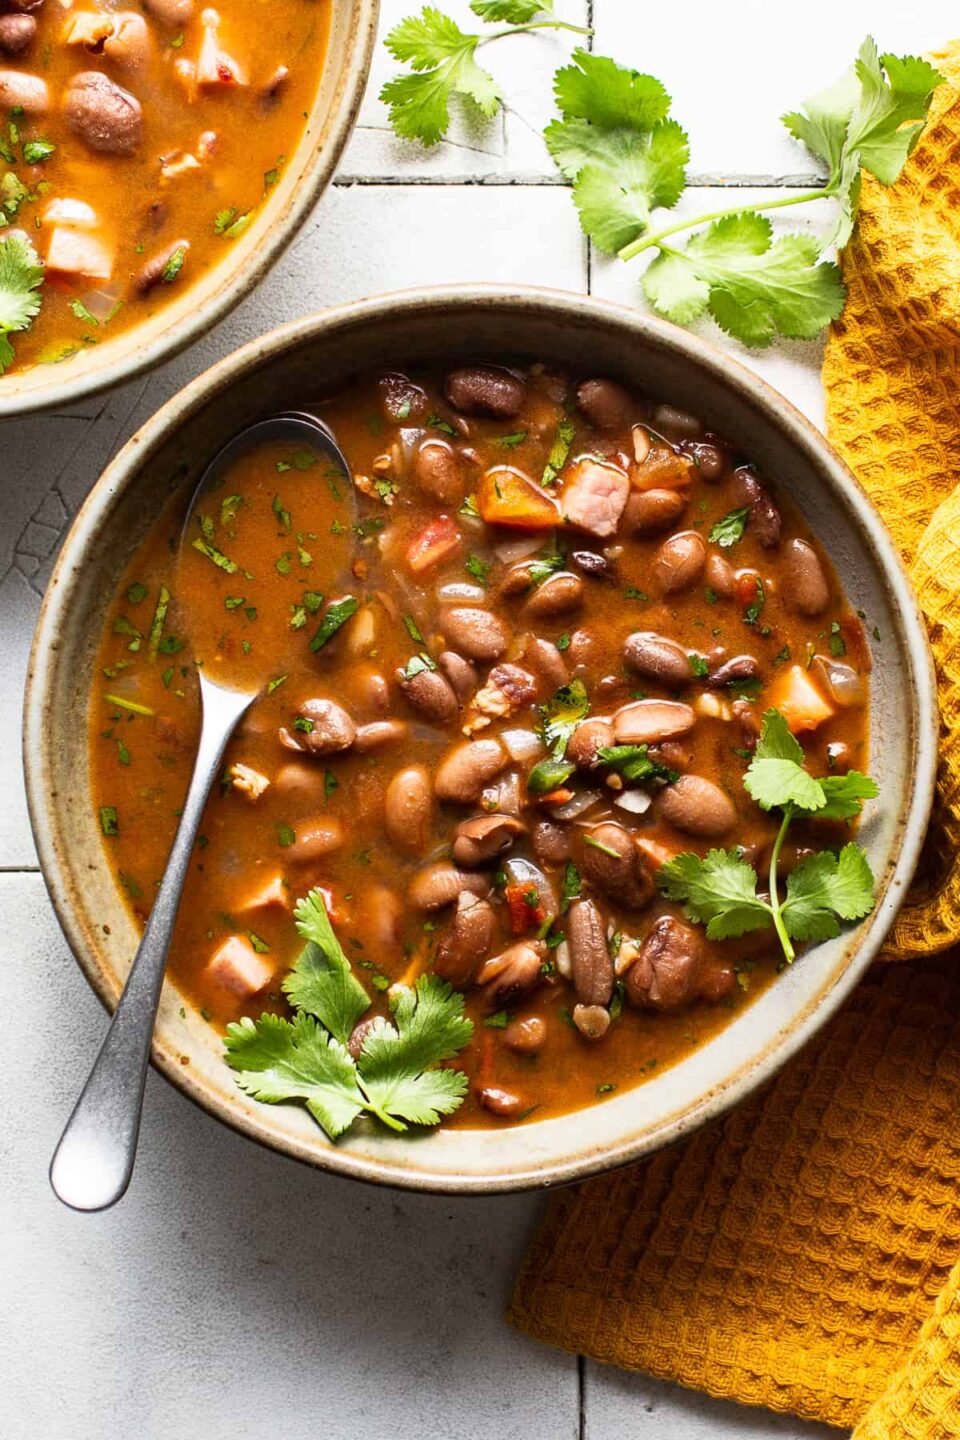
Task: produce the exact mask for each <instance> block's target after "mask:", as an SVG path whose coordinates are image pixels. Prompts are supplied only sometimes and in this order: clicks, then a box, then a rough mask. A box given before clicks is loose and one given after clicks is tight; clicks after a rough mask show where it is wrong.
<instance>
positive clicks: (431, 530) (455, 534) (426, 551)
mask: <svg viewBox="0 0 960 1440" xmlns="http://www.w3.org/2000/svg"><path fill="white" fill-rule="evenodd" d="M459 544H460V531H459V530H458V529H457V526H456V525H455V523H454V522H453V520H451V519H450V516H449V515H438V516H437V518H436V519H435V520H431V521H430V523H429V525H427V526H426V527H425V528H424V529H423V530H421V531H420V534H419V535H417V536H415V537H414V539H413V540H411V542H410V544H409V546H408V547H407V569H408V570H412V571H413V573H414V575H420V574H422V573H423V571H424V570H430V569H431V568H432V567H433V566H434V565H439V564H440V562H441V560H446V558H447V556H448V555H452V554H453V552H454V550H456V548H457V546H458V545H459Z"/></svg>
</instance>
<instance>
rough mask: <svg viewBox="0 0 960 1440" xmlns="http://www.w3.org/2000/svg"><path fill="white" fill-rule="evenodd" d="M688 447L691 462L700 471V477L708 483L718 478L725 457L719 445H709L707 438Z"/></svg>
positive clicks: (723, 466) (722, 469)
mask: <svg viewBox="0 0 960 1440" xmlns="http://www.w3.org/2000/svg"><path fill="white" fill-rule="evenodd" d="M688 448H689V450H690V453H691V455H692V456H693V463H694V464H695V465H696V467H697V469H698V470H699V472H700V478H701V479H702V480H706V482H707V484H708V485H709V484H712V483H713V481H714V480H719V479H720V476H721V475H722V474H723V472H724V469H725V467H726V459H725V457H724V454H723V451H722V450H721V449H720V447H719V445H711V444H710V442H709V441H708V440H707V441H703V442H701V443H700V444H697V445H691V446H689V447H688Z"/></svg>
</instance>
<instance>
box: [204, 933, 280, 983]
mask: <svg viewBox="0 0 960 1440" xmlns="http://www.w3.org/2000/svg"><path fill="white" fill-rule="evenodd" d="M272 975H273V966H272V965H271V964H270V963H269V961H268V960H266V959H265V958H264V956H263V955H258V954H257V952H256V950H254V948H253V946H252V945H251V944H250V941H249V940H248V939H247V938H246V937H245V936H244V935H229V936H228V937H227V939H226V940H224V942H223V944H222V945H220V946H218V948H217V949H216V951H215V952H214V954H213V955H212V956H211V958H210V960H209V962H208V964H207V968H206V976H207V978H208V979H209V980H212V981H213V983H214V984H215V985H219V986H221V987H222V988H223V989H224V990H230V991H232V993H233V994H234V995H240V996H241V997H243V998H247V997H248V996H250V995H256V993H257V991H258V990H262V989H263V988H264V986H265V985H267V984H268V983H269V981H270V979H271V977H272Z"/></svg>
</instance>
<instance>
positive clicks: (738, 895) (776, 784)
mask: <svg viewBox="0 0 960 1440" xmlns="http://www.w3.org/2000/svg"><path fill="white" fill-rule="evenodd" d="M743 783H744V785H745V787H746V790H747V793H748V794H749V795H750V796H751V797H752V799H754V800H755V801H756V802H757V804H758V805H759V806H760V807H761V809H763V810H779V811H780V812H781V821H780V828H779V830H778V832H777V838H776V840H775V841H774V844H773V849H772V851H771V854H770V868H769V875H768V880H767V890H768V897H767V898H766V899H764V898H763V897H762V896H761V895H760V894H758V886H759V879H758V876H757V872H756V871H755V870H754V868H753V866H752V865H749V864H748V863H747V862H746V861H745V860H744V859H743V856H742V853H741V852H740V850H710V851H708V853H707V854H706V855H705V856H703V857H701V856H699V855H695V854H693V853H686V854H683V855H678V856H676V858H675V859H673V860H670V861H668V862H667V863H666V864H665V865H662V866H661V868H660V871H659V874H658V876H657V882H658V884H659V886H660V889H661V891H662V892H663V894H664V895H666V897H667V898H668V899H669V900H677V901H679V902H680V903H681V904H682V905H683V908H684V911H685V913H686V915H687V918H688V919H690V920H693V921H694V922H697V923H700V924H703V925H705V926H706V930H707V937H708V939H710V940H730V939H734V938H736V937H737V936H740V935H745V934H746V933H747V932H748V931H750V930H762V929H765V928H766V927H767V926H769V925H772V926H773V928H774V930H775V931H776V934H777V938H778V939H779V941H780V945H781V948H782V950H783V953H784V956H785V958H786V959H787V961H788V962H789V961H792V960H793V959H794V957H795V954H796V951H795V950H794V947H793V941H794V940H828V939H831V938H832V937H833V936H834V935H839V933H840V922H841V921H854V920H862V919H863V918H864V916H866V915H869V913H870V911H871V910H872V909H873V905H874V879H873V875H872V873H871V871H870V865H869V862H868V860H867V857H866V853H865V852H864V850H863V849H862V847H861V846H859V845H857V844H855V843H853V842H852V841H851V842H850V843H848V844H846V845H844V846H843V848H842V849H841V850H839V852H837V853H834V852H833V851H832V850H821V851H819V852H818V853H817V854H815V855H810V856H808V857H807V859H806V860H804V861H803V863H802V864H801V865H798V866H797V868H796V869H795V870H794V871H792V872H791V873H790V874H789V875H788V876H787V881H786V887H785V893H784V895H783V896H782V897H781V894H780V884H779V876H778V873H777V872H778V866H779V861H780V855H781V852H782V849H783V843H784V840H785V839H786V835H787V831H788V830H789V828H790V824H791V822H792V821H793V820H794V819H795V818H796V817H797V816H798V815H804V816H806V817H808V818H812V819H816V820H852V819H854V818H855V817H856V816H858V815H859V814H860V812H861V810H862V808H863V802H864V800H870V799H873V798H875V797H876V795H877V794H878V793H879V791H878V789H877V785H876V782H875V781H873V780H871V779H870V777H869V776H868V775H863V774H861V773H860V771H859V770H850V771H848V772H847V774H846V775H825V776H823V777H821V778H819V779H817V778H815V777H814V776H813V775H811V774H810V773H809V771H808V770H806V769H805V768H804V754H803V748H802V746H801V745H800V743H799V741H798V740H797V739H796V737H795V736H794V735H792V734H791V733H790V730H789V728H788V726H787V722H786V720H785V719H784V717H783V715H781V713H780V711H779V710H768V711H767V713H766V714H765V715H764V717H763V726H762V729H761V733H760V739H759V741H758V742H757V748H756V750H755V752H754V756H753V759H752V760H751V762H750V764H749V766H748V767H747V772H746V775H745V776H744V782H743Z"/></svg>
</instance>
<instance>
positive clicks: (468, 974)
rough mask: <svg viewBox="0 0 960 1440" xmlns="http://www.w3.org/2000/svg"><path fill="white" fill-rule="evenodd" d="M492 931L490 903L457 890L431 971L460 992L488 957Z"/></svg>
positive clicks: (494, 920)
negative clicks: (450, 915)
mask: <svg viewBox="0 0 960 1440" xmlns="http://www.w3.org/2000/svg"><path fill="white" fill-rule="evenodd" d="M496 932H497V917H496V915H495V914H494V910H493V906H492V905H491V904H490V901H489V900H482V899H480V898H479V896H477V895H472V894H471V893H470V891H469V890H461V892H460V894H459V895H458V896H457V908H456V910H455V911H454V914H453V919H452V920H451V922H450V926H449V929H448V930H447V931H446V933H445V934H444V935H443V936H442V937H441V939H440V943H439V945H438V946H437V957H436V961H435V963H434V967H433V968H434V969H435V970H436V972H437V974H438V975H439V976H440V978H441V979H442V980H449V982H450V984H451V985H454V986H456V988H457V989H458V990H462V989H463V988H464V987H465V986H467V985H469V984H470V982H471V981H472V980H473V977H474V975H475V974H476V973H477V970H478V969H479V968H480V965H481V964H482V962H483V961H484V960H485V959H486V958H487V956H488V955H489V953H490V947H491V945H492V944H493V940H494V936H495V935H496Z"/></svg>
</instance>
